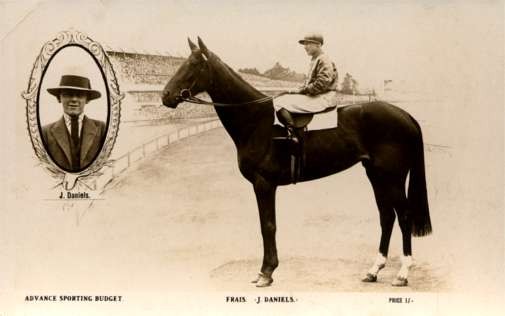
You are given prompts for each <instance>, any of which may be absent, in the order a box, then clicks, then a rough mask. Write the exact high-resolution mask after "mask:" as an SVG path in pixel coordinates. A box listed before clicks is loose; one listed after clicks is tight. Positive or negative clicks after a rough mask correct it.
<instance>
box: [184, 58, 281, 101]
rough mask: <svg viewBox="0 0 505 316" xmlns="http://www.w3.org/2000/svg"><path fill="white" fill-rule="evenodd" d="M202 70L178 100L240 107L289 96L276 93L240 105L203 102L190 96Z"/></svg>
mask: <svg viewBox="0 0 505 316" xmlns="http://www.w3.org/2000/svg"><path fill="white" fill-rule="evenodd" d="M202 56H203V55H202ZM204 58H205V57H204ZM205 59H206V58H205ZM204 69H205V68H203V67H202V68H201V69H200V71H199V74H198V76H197V77H196V79H195V80H194V81H193V83H192V84H191V86H190V87H189V88H187V89H182V90H181V92H180V93H179V96H178V97H179V99H180V100H182V101H185V102H189V103H194V104H204V105H212V106H240V105H251V104H260V103H264V102H267V101H273V100H274V99H276V98H278V97H280V96H282V95H285V94H289V92H287V91H283V92H281V93H278V94H276V95H274V96H265V97H263V98H259V99H256V100H252V101H247V102H241V103H219V102H210V101H205V100H202V99H200V98H197V97H195V96H193V95H192V94H191V89H192V88H193V87H194V86H195V84H196V82H197V81H198V77H200V75H201V73H202V72H203V71H204ZM211 81H212V80H211Z"/></svg>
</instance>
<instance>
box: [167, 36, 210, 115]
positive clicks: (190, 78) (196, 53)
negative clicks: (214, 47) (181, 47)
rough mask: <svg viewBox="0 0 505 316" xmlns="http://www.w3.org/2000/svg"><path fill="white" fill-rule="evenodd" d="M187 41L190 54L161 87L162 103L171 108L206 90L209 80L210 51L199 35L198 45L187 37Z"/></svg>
mask: <svg viewBox="0 0 505 316" xmlns="http://www.w3.org/2000/svg"><path fill="white" fill-rule="evenodd" d="M188 43H189V48H190V49H191V54H190V55H189V57H188V59H187V60H185V61H184V63H182V65H181V66H180V67H179V69H177V71H176V72H175V74H174V76H173V77H172V78H171V79H170V81H168V83H167V84H166V86H165V88H164V89H163V94H162V101H163V104H164V105H166V106H168V107H171V108H176V107H177V105H178V104H179V103H180V102H182V101H183V99H185V98H188V97H190V96H192V95H196V94H198V93H200V92H202V91H206V90H207V87H208V85H209V82H210V80H209V66H208V63H207V60H208V58H209V56H210V54H211V53H210V52H209V50H208V49H207V47H206V46H205V44H204V43H203V41H202V40H201V39H200V37H198V46H199V47H198V46H196V45H195V44H194V43H193V42H192V41H191V40H190V39H189V38H188Z"/></svg>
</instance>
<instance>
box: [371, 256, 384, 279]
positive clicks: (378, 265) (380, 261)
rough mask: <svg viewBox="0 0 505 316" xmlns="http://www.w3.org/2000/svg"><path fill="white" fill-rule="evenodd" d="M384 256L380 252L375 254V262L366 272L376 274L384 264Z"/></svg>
mask: <svg viewBox="0 0 505 316" xmlns="http://www.w3.org/2000/svg"><path fill="white" fill-rule="evenodd" d="M386 259H387V258H386V257H384V256H383V255H382V254H381V253H380V252H379V253H378V254H377V258H375V262H374V263H373V265H372V267H371V268H370V269H369V270H368V273H369V274H371V275H375V276H376V275H377V273H378V272H379V271H380V270H381V269H382V268H384V267H385V266H386Z"/></svg>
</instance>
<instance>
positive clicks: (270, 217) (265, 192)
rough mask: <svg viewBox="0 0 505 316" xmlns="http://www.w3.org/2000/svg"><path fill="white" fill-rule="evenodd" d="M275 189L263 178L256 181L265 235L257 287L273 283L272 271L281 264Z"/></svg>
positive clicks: (263, 234) (256, 191)
mask: <svg viewBox="0 0 505 316" xmlns="http://www.w3.org/2000/svg"><path fill="white" fill-rule="evenodd" d="M275 191H276V187H275V186H273V185H271V184H270V183H268V182H267V181H265V180H263V179H260V180H258V181H256V183H255V184H254V192H255V193H256V201H257V203H258V209H259V215H260V223H261V235H262V237H263V264H262V266H261V272H260V273H259V275H258V277H257V278H256V279H255V280H253V281H252V282H253V283H256V286H257V287H265V286H269V285H270V284H272V282H273V279H272V273H273V272H274V270H275V268H277V266H278V265H279V260H278V258H277V246H276V242H275V232H276V229H277V228H276V223H275Z"/></svg>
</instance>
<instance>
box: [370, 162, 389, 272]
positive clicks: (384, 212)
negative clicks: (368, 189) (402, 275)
mask: <svg viewBox="0 0 505 316" xmlns="http://www.w3.org/2000/svg"><path fill="white" fill-rule="evenodd" d="M367 175H368V178H369V179H370V182H371V183H372V187H373V190H374V194H375V201H376V202H377V207H378V209H379V217H380V225H381V239H380V244H379V253H378V255H377V258H376V259H375V262H374V263H373V265H372V267H371V268H370V269H369V270H368V272H367V274H366V276H365V277H364V278H363V279H362V281H363V282H375V281H377V274H378V272H379V271H380V270H381V269H382V268H384V266H385V265H386V258H387V255H388V250H389V241H390V239H391V233H392V231H393V225H394V222H395V212H394V209H393V205H394V203H393V196H392V194H391V191H390V189H391V183H390V181H387V179H386V178H384V177H380V176H379V175H378V174H376V173H375V172H374V171H373V170H371V169H367Z"/></svg>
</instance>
